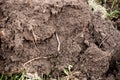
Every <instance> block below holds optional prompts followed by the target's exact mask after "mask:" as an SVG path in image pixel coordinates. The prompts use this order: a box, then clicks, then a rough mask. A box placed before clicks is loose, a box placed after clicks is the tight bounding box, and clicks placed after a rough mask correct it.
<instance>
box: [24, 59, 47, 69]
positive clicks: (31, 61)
mask: <svg viewBox="0 0 120 80" xmlns="http://www.w3.org/2000/svg"><path fill="white" fill-rule="evenodd" d="M47 58H48V57H36V58H33V59H31V60H29V61H27V62H25V63H24V64H23V67H25V65H27V64H29V63H30V62H33V61H35V60H38V59H47Z"/></svg>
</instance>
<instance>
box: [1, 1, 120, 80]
mask: <svg viewBox="0 0 120 80" xmlns="http://www.w3.org/2000/svg"><path fill="white" fill-rule="evenodd" d="M119 24H120V19H118V20H117V21H116V22H115V23H114V24H113V22H112V21H110V20H109V19H102V18H101V16H100V14H99V13H97V12H96V13H93V12H92V11H91V10H90V7H89V5H88V4H87V2H86V1H85V0H80V1H79V0H70V1H68V0H63V1H61V0H45V1H44V0H43V1H42V0H41V1H38V2H34V1H33V2H30V3H25V2H20V1H15V2H13V1H12V0H6V1H5V0H3V1H2V0H1V1H0V73H5V74H12V73H17V72H20V71H22V70H24V69H25V70H26V71H27V72H30V73H35V72H37V73H38V74H39V76H42V75H43V74H46V75H51V77H52V78H56V79H58V78H59V79H62V80H67V79H64V78H65V77H66V76H65V75H63V73H62V72H63V70H64V69H65V68H66V67H67V66H68V65H72V66H73V67H72V70H71V73H72V74H71V75H72V77H69V80H120V72H119V71H120V65H119V62H120V56H119V54H120V26H119ZM48 80H49V79H48Z"/></svg>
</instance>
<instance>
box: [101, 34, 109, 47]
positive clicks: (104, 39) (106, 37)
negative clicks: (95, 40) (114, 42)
mask: <svg viewBox="0 0 120 80" xmlns="http://www.w3.org/2000/svg"><path fill="white" fill-rule="evenodd" d="M108 38H109V36H105V38H103V40H102V42H101V43H100V45H99V48H100V47H101V45H102V44H103V43H104V42H105V41H106V40H107V39H108Z"/></svg>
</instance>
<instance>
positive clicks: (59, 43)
mask: <svg viewBox="0 0 120 80" xmlns="http://www.w3.org/2000/svg"><path fill="white" fill-rule="evenodd" d="M56 39H57V42H58V48H57V50H58V52H60V46H61V42H60V39H59V36H58V34H57V33H56Z"/></svg>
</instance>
